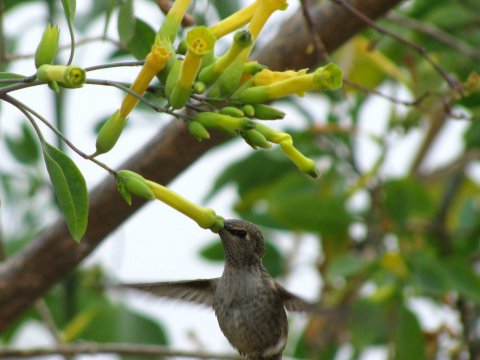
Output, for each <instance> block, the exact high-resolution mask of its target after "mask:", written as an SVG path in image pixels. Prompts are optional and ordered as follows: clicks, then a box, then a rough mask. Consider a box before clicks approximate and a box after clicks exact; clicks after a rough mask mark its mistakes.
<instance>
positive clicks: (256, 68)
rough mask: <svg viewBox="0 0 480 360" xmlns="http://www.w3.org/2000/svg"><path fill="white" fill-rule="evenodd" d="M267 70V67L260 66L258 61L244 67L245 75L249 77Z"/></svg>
mask: <svg viewBox="0 0 480 360" xmlns="http://www.w3.org/2000/svg"><path fill="white" fill-rule="evenodd" d="M263 69H267V67H266V66H265V65H262V64H259V63H258V62H256V61H250V62H248V63H246V64H245V66H244V67H243V73H244V74H247V75H255V74H256V73H257V72H260V71H262V70H263Z"/></svg>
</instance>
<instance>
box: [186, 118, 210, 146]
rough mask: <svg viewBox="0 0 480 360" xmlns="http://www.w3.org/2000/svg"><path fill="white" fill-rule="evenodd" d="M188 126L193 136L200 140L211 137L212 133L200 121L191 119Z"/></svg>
mask: <svg viewBox="0 0 480 360" xmlns="http://www.w3.org/2000/svg"><path fill="white" fill-rule="evenodd" d="M187 128H188V131H189V132H190V134H192V136H193V137H194V138H195V139H197V140H198V141H202V140H203V139H210V134H209V133H208V131H207V129H205V126H203V125H202V124H200V123H199V122H198V121H189V122H188V125H187Z"/></svg>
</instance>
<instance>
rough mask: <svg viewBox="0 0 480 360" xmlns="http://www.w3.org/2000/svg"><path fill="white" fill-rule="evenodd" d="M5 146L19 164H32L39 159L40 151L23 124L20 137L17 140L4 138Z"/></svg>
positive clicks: (29, 130)
mask: <svg viewBox="0 0 480 360" xmlns="http://www.w3.org/2000/svg"><path fill="white" fill-rule="evenodd" d="M5 144H6V145H7V147H8V150H10V152H11V154H12V155H13V156H14V157H15V159H17V160H18V161H19V162H21V163H24V164H34V163H35V162H37V160H38V158H39V155H40V150H39V148H38V145H37V142H36V139H35V136H34V135H33V132H32V130H31V129H30V127H29V126H28V125H27V124H25V123H24V124H23V125H22V135H21V136H20V137H18V138H13V137H10V136H5Z"/></svg>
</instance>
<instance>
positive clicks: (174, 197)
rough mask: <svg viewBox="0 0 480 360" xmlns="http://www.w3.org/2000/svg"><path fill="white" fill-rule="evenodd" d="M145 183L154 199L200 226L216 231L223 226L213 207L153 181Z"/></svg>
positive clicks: (221, 219)
mask: <svg viewBox="0 0 480 360" xmlns="http://www.w3.org/2000/svg"><path fill="white" fill-rule="evenodd" d="M145 183H146V184H147V185H148V187H149V188H150V189H151V190H152V192H153V195H154V196H155V198H156V199H158V200H160V201H162V202H164V203H165V204H167V205H169V206H171V207H172V208H174V209H175V210H177V211H180V212H181V213H182V214H184V215H186V216H188V217H189V218H191V219H192V220H194V221H195V222H196V223H197V224H198V225H199V226H200V227H201V228H204V229H210V230H212V231H213V232H218V231H220V229H221V228H222V227H223V218H222V217H220V216H218V215H217V214H216V213H215V211H214V210H213V209H210V208H204V207H201V206H198V205H196V204H194V203H192V202H191V201H189V200H187V199H185V198H183V197H181V196H180V195H178V194H177V193H176V192H174V191H172V190H170V189H168V188H166V187H165V186H162V185H160V184H157V183H155V182H153V181H150V180H145Z"/></svg>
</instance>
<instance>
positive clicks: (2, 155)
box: [0, 0, 480, 360]
mask: <svg viewBox="0 0 480 360" xmlns="http://www.w3.org/2000/svg"><path fill="white" fill-rule="evenodd" d="M0 3H1V4H2V5H3V7H4V8H3V13H2V14H1V15H0V17H1V19H2V22H1V24H2V26H1V28H2V31H1V33H0V35H1V37H0V41H1V42H2V44H1V47H2V49H3V51H2V58H1V59H0V60H2V61H1V63H0V66H1V68H0V70H1V71H7V72H11V73H17V74H22V75H27V76H28V75H31V74H33V73H34V72H35V67H34V62H33V57H32V55H33V53H34V51H35V49H36V46H37V44H38V42H39V41H40V38H41V34H42V32H43V29H44V28H45V26H46V24H47V23H48V22H49V21H50V22H52V23H57V24H59V26H60V28H61V34H60V44H61V45H64V46H65V47H64V51H61V52H60V54H59V59H58V63H62V64H63V63H65V62H66V60H67V58H68V55H69V46H68V44H69V35H68V26H67V23H66V21H65V16H64V14H63V10H62V7H61V4H60V2H59V1H51V0H38V1H22V0H16V1H8V0H3V1H1V0H0ZM247 3H248V2H243V1H195V2H194V3H193V6H192V7H191V9H190V11H189V13H190V14H191V15H192V16H193V18H194V19H195V21H196V24H208V25H210V24H213V23H215V22H216V21H218V20H219V19H221V18H224V17H225V16H226V15H228V14H231V13H233V12H234V11H236V10H237V9H239V8H241V7H243V6H244V5H245V4H247ZM325 3H327V1H324V2H323V3H321V2H318V3H316V2H313V1H310V2H308V4H306V3H303V4H304V6H306V8H307V10H308V9H311V10H312V9H314V8H316V7H318V6H323V5H325ZM301 6H302V4H301V3H299V2H298V1H291V2H290V5H289V7H288V9H287V10H286V11H283V12H277V13H275V14H274V15H273V16H272V17H271V19H270V21H269V22H268V25H267V27H266V29H264V31H263V32H262V34H261V36H260V41H259V43H258V44H257V49H261V48H262V46H264V45H265V44H268V43H270V42H274V41H276V40H278V39H276V38H275V34H276V33H277V30H278V29H279V28H281V27H282V24H284V23H285V22H288V21H289V20H290V19H291V18H292V17H293V16H294V14H295V13H297V12H299V11H302V10H301ZM478 10H480V9H479V5H478V4H477V3H476V2H475V1H470V0H462V1H460V0H437V1H436V3H435V6H431V4H427V3H426V2H424V1H404V2H402V3H401V4H400V5H399V6H397V7H396V8H395V9H394V10H392V11H391V12H389V13H388V15H387V17H386V18H383V19H382V20H381V21H379V22H378V24H379V25H380V26H382V27H383V28H386V29H388V30H390V31H392V32H393V33H395V34H397V35H399V36H401V37H402V38H404V39H408V41H410V42H411V43H412V44H418V46H420V47H422V48H423V49H425V53H426V54H428V56H429V59H432V60H433V61H434V62H435V63H436V64H438V66H440V67H441V69H443V71H444V72H445V73H446V74H449V75H448V76H449V77H451V78H452V79H455V80H452V82H453V83H456V81H458V83H456V84H457V85H458V87H455V86H449V84H448V83H447V81H446V78H445V76H442V74H441V73H440V72H439V71H438V69H435V67H434V66H432V64H430V63H429V61H428V59H427V58H426V57H425V56H422V55H421V54H419V52H418V51H416V49H415V48H414V47H412V46H409V45H408V44H401V43H399V42H398V41H396V40H395V39H393V38H392V37H390V36H388V35H381V34H379V33H378V32H377V31H375V30H374V29H372V28H368V29H367V30H365V31H363V32H362V33H359V34H357V35H356V36H355V37H353V38H352V39H350V40H349V41H348V42H347V43H346V44H344V45H343V46H342V47H341V48H339V49H338V50H337V51H335V52H334V53H332V54H330V56H331V57H332V61H334V62H335V63H336V64H338V65H339V66H340V67H341V68H342V69H343V71H344V76H345V79H347V80H348V82H347V84H346V85H345V86H344V88H343V90H341V91H335V92H331V93H311V94H310V93H309V94H307V95H305V96H304V97H298V96H292V97H289V98H287V99H284V100H282V101H277V102H275V103H274V104H273V105H274V106H275V107H278V108H279V109H282V110H283V111H285V113H286V114H287V115H286V117H285V119H283V120H281V121H277V122H275V123H269V125H271V126H272V127H275V128H278V129H282V130H284V131H287V132H288V133H290V134H292V136H293V138H294V141H295V144H296V146H297V147H298V148H299V149H300V150H301V151H302V152H303V153H305V154H306V155H308V156H309V157H311V158H314V159H315V160H316V162H317V165H318V167H319V169H320V172H321V174H322V175H321V177H320V178H319V179H317V180H311V179H308V178H307V177H306V176H305V175H304V174H302V173H300V172H299V171H298V170H297V169H296V167H295V166H294V165H293V164H292V163H290V161H289V160H288V159H286V158H285V157H284V156H283V155H282V154H281V151H280V149H279V148H277V147H275V146H274V148H273V149H271V150H268V151H265V150H257V151H254V150H252V149H251V148H250V147H249V146H248V145H247V144H246V143H245V142H243V141H241V140H238V139H233V140H231V141H228V142H227V143H225V144H223V145H221V146H218V147H215V148H214V149H212V150H210V151H209V152H208V153H207V154H206V155H204V156H203V157H201V158H200V159H198V160H197V161H196V162H195V163H194V164H193V165H192V166H190V167H189V168H188V169H187V170H186V171H184V172H183V173H182V174H181V175H180V176H178V177H177V178H176V179H175V180H174V181H173V182H172V183H170V184H169V185H168V187H169V188H171V189H172V190H174V191H176V192H178V193H179V194H181V195H182V196H184V197H185V198H187V199H189V200H191V201H193V202H195V203H197V204H202V205H205V206H208V207H211V208H213V209H215V211H216V212H217V214H220V215H221V216H223V217H225V218H242V219H246V220H250V221H253V222H255V223H257V224H258V225H260V226H261V227H262V229H263V230H264V234H265V237H266V241H267V253H266V256H265V260H264V262H265V265H266V266H267V268H268V270H269V271H270V273H271V274H272V275H273V276H274V277H276V279H277V280H278V281H279V282H281V283H282V284H284V285H285V286H286V287H287V288H288V289H289V290H291V291H293V292H295V293H296V294H298V295H301V296H303V297H304V298H306V299H308V300H311V301H317V302H319V303H320V304H321V305H323V306H327V307H330V308H332V309H337V308H340V307H342V308H345V309H347V310H346V311H345V313H346V316H345V317H344V318H342V319H341V320H334V321H333V320H331V319H328V318H319V317H313V318H310V317H309V316H307V315H298V314H291V316H290V328H291V329H290V336H289V341H288V344H287V347H286V351H285V355H286V356H287V357H291V358H309V359H337V360H341V359H369V360H370V359H372V360H373V359H393V358H394V359H478V358H480V324H479V322H478V314H479V308H478V304H479V301H480V279H479V276H478V269H479V268H478V261H479V259H480V258H479V235H480V217H479V211H480V208H479V205H480V203H479V200H480V187H479V180H480V178H479V176H480V172H479V171H480V167H479V163H478V154H479V152H478V146H479V145H480V127H479V125H478V124H479V122H478V120H479V119H478V116H479V115H480V101H479V100H480V83H479V80H478V76H477V75H476V73H475V71H479V67H480V65H479V64H480V62H479V61H478V60H479V59H480V26H479V25H480V16H479V15H478V14H480V12H479V11H478ZM312 11H313V10H312ZM119 18H120V19H122V20H121V21H130V22H131V24H132V26H131V29H132V33H128V34H125V31H124V30H122V26H119V25H118V19H119ZM163 18H164V15H163V13H162V11H161V10H160V8H159V6H158V2H156V1H152V0H136V1H131V0H124V1H121V0H109V1H107V0H105V1H81V2H78V3H77V11H76V15H75V22H74V23H75V29H76V38H77V42H78V45H77V48H76V52H75V58H74V63H75V64H77V65H80V66H82V67H88V66H93V65H99V64H105V63H109V62H113V61H115V62H116V61H127V60H134V56H135V54H136V49H135V45H134V44H139V43H141V42H142V41H144V39H145V34H150V32H151V31H156V29H157V28H158V27H159V25H160V24H161V22H162V20H163ZM139 22H141V26H139V25H138V24H139ZM135 24H136V25H135ZM123 27H124V28H125V26H123ZM119 28H120V31H119ZM135 29H136V30H135ZM151 29H153V30H151ZM119 32H120V34H119ZM148 36H150V35H148ZM148 36H147V38H148ZM289 40H291V41H295V39H289ZM230 42H231V37H226V38H225V39H222V40H221V42H220V44H219V45H217V47H216V49H217V51H218V53H221V52H222V50H223V51H224V50H225V49H227V48H228V46H229V45H230ZM417 50H418V49H417ZM285 56H287V55H285ZM138 70H139V68H138V67H119V68H111V69H104V70H98V71H95V72H91V73H89V74H88V76H89V78H90V77H92V78H97V79H113V80H116V81H124V82H127V83H129V82H131V81H132V80H133V79H134V77H135V76H136V74H137V73H138ZM0 79H1V77H0ZM450 85H451V84H450ZM0 86H2V85H1V84H0ZM0 89H1V88H0ZM11 95H12V96H14V97H15V98H17V99H19V100H21V101H22V102H24V103H26V104H28V105H29V106H30V107H31V108H33V109H35V110H36V111H37V112H39V113H40V114H42V115H43V116H44V117H46V118H47V119H48V120H50V121H51V122H52V123H54V124H55V126H56V127H57V128H59V129H60V130H61V131H62V132H63V133H64V134H65V135H66V137H67V138H68V139H70V140H71V141H72V142H73V143H74V144H75V145H76V146H77V147H78V148H80V149H82V150H83V151H84V152H86V153H91V152H93V150H94V146H95V136H96V132H97V131H98V129H99V127H100V126H101V124H102V121H104V120H105V119H106V118H107V117H108V116H109V115H110V114H111V113H112V111H113V110H114V109H116V108H117V107H118V106H119V104H120V102H121V100H122V98H123V93H122V92H121V91H120V90H118V89H115V88H113V87H107V86H94V85H85V86H84V87H82V88H80V89H75V90H61V92H60V93H58V94H55V93H53V92H52V91H50V90H49V89H48V88H47V87H46V86H37V87H32V88H27V89H22V90H20V91H16V92H13V93H11ZM149 99H151V100H152V101H156V102H161V99H158V98H155V97H154V96H150V97H149ZM170 121H171V118H170V117H169V116H167V115H165V114H159V113H156V112H154V111H152V110H151V109H150V108H148V107H147V106H145V105H142V104H140V105H139V106H138V107H137V108H136V110H135V111H134V113H133V114H132V115H131V116H130V120H129V122H128V126H127V128H126V131H125V133H124V134H123V136H122V137H121V139H120V140H119V143H118V144H117V146H116V147H115V148H114V150H113V151H111V152H109V153H108V154H105V155H102V156H101V160H102V161H103V162H105V163H106V164H108V165H109V166H110V167H112V168H116V167H117V166H119V165H120V164H121V163H122V162H123V161H125V159H128V158H129V157H130V156H131V155H132V154H133V153H134V152H136V151H138V150H140V149H141V148H142V146H143V145H145V144H146V143H147V142H148V141H149V140H150V139H151V138H152V137H153V136H154V135H155V134H156V133H157V132H158V131H159V130H161V129H162V127H164V126H165V125H166V124H168V123H169V122H170ZM176 121H179V120H176ZM41 129H42V132H43V133H44V136H45V137H46V138H47V139H48V141H49V142H50V143H52V144H57V146H58V147H59V148H61V149H64V150H65V151H66V152H67V153H68V154H69V155H71V158H72V159H73V160H74V161H75V163H76V164H77V166H78V167H79V169H80V170H81V172H82V173H83V174H84V176H85V178H86V180H87V185H88V188H89V189H92V188H93V187H94V186H95V185H96V184H98V183H99V182H100V181H101V180H102V179H103V178H104V177H105V176H106V175H107V174H106V172H105V171H104V170H103V169H101V168H100V167H98V166H96V165H95V164H93V163H91V162H88V161H85V160H83V159H81V158H79V157H78V156H77V155H75V154H74V153H71V152H69V150H68V149H66V148H65V147H64V146H63V144H62V143H61V141H59V139H58V138H56V137H55V136H54V135H53V134H51V132H49V131H48V129H47V128H46V127H41ZM0 131H1V133H0V134H1V141H0V159H1V160H0V200H1V207H0V211H1V218H0V220H1V225H0V229H1V238H0V241H1V244H2V247H4V248H5V249H6V253H5V255H6V256H13V254H15V253H16V252H18V251H21V249H22V248H23V247H24V246H25V245H26V244H27V243H29V242H31V241H35V238H36V237H37V236H38V234H39V233H40V232H41V231H42V230H44V229H46V228H48V226H49V225H51V224H53V223H54V221H55V220H56V219H57V217H58V216H59V215H58V210H57V208H56V205H55V201H54V198H53V195H52V191H51V185H50V184H49V180H48V176H47V174H46V171H45V165H44V163H43V159H42V156H41V152H40V149H39V145H38V141H37V140H36V138H35V135H34V132H33V131H32V129H31V127H30V125H29V124H28V123H27V121H26V120H25V119H24V118H22V115H21V113H19V112H18V110H17V109H15V108H13V107H12V106H10V105H9V104H6V103H4V102H0ZM93 216H94V215H93ZM222 259H223V253H222V250H221V244H220V242H219V241H218V237H217V236H216V235H215V234H213V233H211V232H210V231H207V230H203V229H201V228H199V227H198V226H197V224H195V223H194V222H193V221H191V220H190V219H188V218H186V217H185V216H184V215H182V214H180V213H178V212H176V211H174V210H173V209H171V208H169V207H167V206H166V205H164V204H163V203H160V202H157V201H154V202H151V203H148V204H147V205H146V206H144V207H143V208H142V209H141V210H139V211H138V212H136V213H135V214H134V215H133V216H132V217H131V218H130V219H129V220H128V221H126V222H124V223H123V224H122V226H121V227H119V228H118V229H116V230H115V231H114V232H113V233H112V234H111V235H110V236H109V237H108V238H107V239H105V241H103V243H102V244H101V245H100V246H99V247H98V248H97V249H96V250H95V252H94V253H93V254H92V255H90V256H89V257H88V258H87V259H86V260H85V261H84V262H83V263H82V265H81V266H79V267H78V268H76V269H75V270H74V271H72V272H71V273H70V274H68V275H67V276H66V278H65V280H64V281H62V282H61V283H59V284H57V285H55V286H54V287H53V288H52V289H51V290H50V291H49V292H48V293H47V294H46V295H45V296H44V300H45V303H44V304H46V306H47V308H48V309H49V312H50V313H51V314H50V315H51V316H52V317H53V321H54V323H55V327H56V328H57V330H56V331H57V333H56V334H55V332H53V333H52V329H49V326H47V325H46V324H45V321H44V320H45V319H44V318H42V316H41V315H39V311H38V307H32V309H30V310H28V311H27V312H26V313H25V314H24V315H22V317H21V318H20V319H19V320H18V321H16V322H14V323H12V324H11V326H10V327H9V328H8V329H7V330H6V331H5V332H3V333H2V334H0V344H2V345H5V346H13V347H33V346H41V347H54V346H55V344H56V343H57V342H58V341H61V342H65V343H77V342H109V343H112V342H115V343H116V342H119V343H120V342H125V343H149V344H168V345H169V346H171V347H173V348H178V349H185V350H192V351H196V350H202V351H208V352H212V353H216V352H218V353H232V354H233V353H234V352H233V349H232V348H231V346H230V345H229V344H228V342H227V340H226V339H225V338H224V337H223V335H222V334H221V332H220V330H219V328H218V325H217V322H216V319H215V316H214V313H213V311H211V310H210V309H207V308H203V307H197V306H195V305H190V304H184V303H179V302H172V301H166V300H159V299H156V298H155V297H154V296H151V295H146V294H141V293H135V292H118V291H106V290H104V289H102V288H101V284H102V282H103V281H104V280H105V279H110V280H113V281H119V282H150V281H151V282H155V281H166V280H186V279H195V278H210V277H218V276H220V275H221V272H222V268H223V264H222ZM56 335H59V336H56ZM56 337H57V338H56ZM0 354H1V352H0ZM90 357H93V356H91V355H83V356H81V358H85V359H87V358H90ZM102 357H103V358H108V359H110V358H112V359H114V358H118V357H119V356H117V355H103V356H102ZM51 358H61V356H52V357H51ZM134 358H141V357H140V356H137V357H134Z"/></svg>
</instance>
